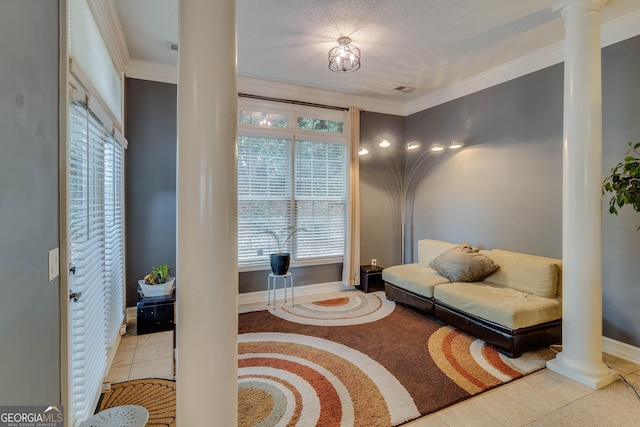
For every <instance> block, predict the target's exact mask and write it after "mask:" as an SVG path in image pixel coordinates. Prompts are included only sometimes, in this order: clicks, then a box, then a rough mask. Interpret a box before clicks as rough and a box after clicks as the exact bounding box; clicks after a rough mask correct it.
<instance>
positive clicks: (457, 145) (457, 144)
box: [449, 141, 464, 150]
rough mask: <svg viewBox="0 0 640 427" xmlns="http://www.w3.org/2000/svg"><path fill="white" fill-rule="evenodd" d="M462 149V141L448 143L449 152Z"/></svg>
mask: <svg viewBox="0 0 640 427" xmlns="http://www.w3.org/2000/svg"><path fill="white" fill-rule="evenodd" d="M462 147H464V142H462V141H451V142H450V143H449V149H450V150H457V149H458V148H462Z"/></svg>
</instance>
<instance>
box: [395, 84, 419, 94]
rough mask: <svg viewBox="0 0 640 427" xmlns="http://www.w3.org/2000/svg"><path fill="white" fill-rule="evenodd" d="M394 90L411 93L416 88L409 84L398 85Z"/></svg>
mask: <svg viewBox="0 0 640 427" xmlns="http://www.w3.org/2000/svg"><path fill="white" fill-rule="evenodd" d="M393 90H397V91H398V92H402V93H409V92H413V91H414V90H415V88H414V87H409V86H398V87H395V88H393Z"/></svg>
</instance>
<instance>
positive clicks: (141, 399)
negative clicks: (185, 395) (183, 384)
mask: <svg viewBox="0 0 640 427" xmlns="http://www.w3.org/2000/svg"><path fill="white" fill-rule="evenodd" d="M122 405H140V406H143V407H145V408H147V410H148V411H149V421H148V422H147V427H175V425H176V383H175V381H170V380H163V379H156V378H153V379H144V380H133V381H124V382H121V383H115V384H112V385H111V391H109V392H106V393H102V395H101V396H100V401H99V402H98V408H97V409H96V413H97V412H101V411H104V410H105V409H109V408H113V407H114V406H122Z"/></svg>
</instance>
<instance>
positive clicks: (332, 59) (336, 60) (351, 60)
mask: <svg viewBox="0 0 640 427" xmlns="http://www.w3.org/2000/svg"><path fill="white" fill-rule="evenodd" d="M359 68H360V49H358V48H357V47H355V46H354V45H352V44H351V39H350V38H349V37H340V38H339V39H338V46H336V47H334V48H333V49H331V50H330V51H329V69H330V70H331V71H335V72H336V73H351V72H353V71H356V70H357V69H359Z"/></svg>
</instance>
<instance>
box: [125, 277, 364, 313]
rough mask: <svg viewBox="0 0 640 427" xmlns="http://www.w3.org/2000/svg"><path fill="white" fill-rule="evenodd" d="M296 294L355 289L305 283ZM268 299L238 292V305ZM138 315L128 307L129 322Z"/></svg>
mask: <svg viewBox="0 0 640 427" xmlns="http://www.w3.org/2000/svg"><path fill="white" fill-rule="evenodd" d="M295 288H296V289H295V291H296V292H295V294H296V296H302V295H313V294H322V293H325V292H333V291H344V290H347V289H353V287H347V286H344V285H343V284H342V282H328V283H318V284H315V285H304V286H296V287H295ZM281 292H282V289H278V290H277V293H276V297H277V298H280V297H281V296H283V295H284V294H281ZM266 300H267V291H257V292H246V293H241V294H238V305H242V304H255V303H259V302H263V301H266ZM136 315H137V307H127V322H129V321H132V320H135V319H136Z"/></svg>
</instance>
